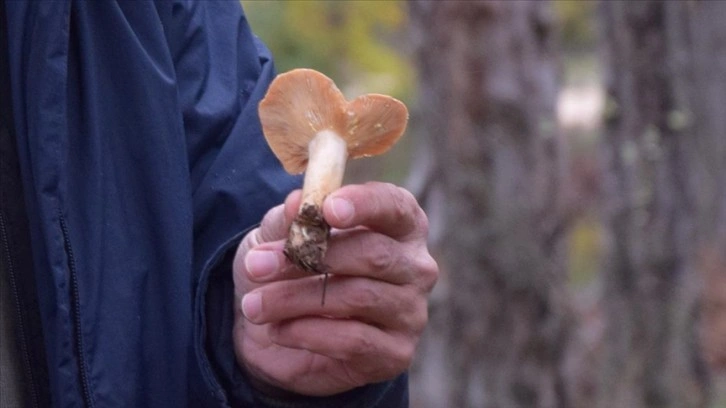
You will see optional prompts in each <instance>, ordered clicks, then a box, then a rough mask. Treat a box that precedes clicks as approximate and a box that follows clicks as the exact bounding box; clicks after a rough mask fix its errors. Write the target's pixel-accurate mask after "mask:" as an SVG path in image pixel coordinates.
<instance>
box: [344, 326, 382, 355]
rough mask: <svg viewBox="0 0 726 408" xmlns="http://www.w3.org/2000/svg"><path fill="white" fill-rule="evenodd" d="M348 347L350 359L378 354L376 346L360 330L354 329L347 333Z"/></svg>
mask: <svg viewBox="0 0 726 408" xmlns="http://www.w3.org/2000/svg"><path fill="white" fill-rule="evenodd" d="M348 341H349V343H350V347H349V348H348V350H349V354H350V357H351V359H359V358H362V357H368V356H375V355H377V354H378V347H377V345H376V344H375V342H374V341H373V340H372V339H371V338H370V337H368V336H367V335H366V334H365V332H364V331H362V330H354V331H351V332H350V333H349V338H348Z"/></svg>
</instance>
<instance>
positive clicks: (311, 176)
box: [285, 130, 348, 273]
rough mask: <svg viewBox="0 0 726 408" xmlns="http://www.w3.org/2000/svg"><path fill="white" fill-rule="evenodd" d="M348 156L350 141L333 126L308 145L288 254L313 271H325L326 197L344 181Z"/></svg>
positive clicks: (298, 263) (291, 259)
mask: <svg viewBox="0 0 726 408" xmlns="http://www.w3.org/2000/svg"><path fill="white" fill-rule="evenodd" d="M347 159H348V147H347V143H346V142H345V140H343V139H342V138H341V137H340V136H339V135H338V134H337V133H335V132H334V131H332V130H322V131H320V132H318V133H317V134H316V135H315V137H314V138H313V139H312V140H311V141H310V144H309V145H308V166H307V170H306V171H305V180H304V183H303V192H302V203H301V204H300V209H299V211H298V214H297V216H296V217H295V219H294V220H293V223H292V225H291V226H290V235H289V237H288V240H287V243H286V244H285V255H286V256H287V257H288V259H290V261H291V262H292V263H294V264H296V265H299V266H301V267H302V268H303V269H305V270H306V271H308V272H311V273H326V270H325V267H324V264H323V257H324V256H325V251H326V250H327V242H328V236H329V235H330V226H329V225H328V223H327V222H325V219H324V218H323V200H325V197H327V196H328V194H330V193H331V192H333V191H335V190H337V189H338V188H340V186H341V184H342V183H343V173H344V172H345V163H346V161H347Z"/></svg>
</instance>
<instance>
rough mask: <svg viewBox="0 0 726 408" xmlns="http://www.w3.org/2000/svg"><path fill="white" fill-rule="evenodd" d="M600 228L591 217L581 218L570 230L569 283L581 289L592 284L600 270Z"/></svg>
mask: <svg viewBox="0 0 726 408" xmlns="http://www.w3.org/2000/svg"><path fill="white" fill-rule="evenodd" d="M601 233H602V227H601V225H600V224H599V223H598V221H597V220H596V219H594V218H591V217H587V216H586V217H582V218H580V219H578V220H577V222H576V223H575V225H574V226H573V228H572V231H571V235H570V243H569V248H568V251H569V256H568V259H569V262H570V283H571V284H572V285H573V287H575V288H581V287H585V286H587V285H589V284H590V283H592V282H593V281H594V279H595V277H596V276H597V273H598V272H599V271H598V270H599V268H600V263H599V260H600V255H601V254H600V251H601V249H602V243H601V237H600V236H601Z"/></svg>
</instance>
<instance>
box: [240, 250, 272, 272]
mask: <svg viewBox="0 0 726 408" xmlns="http://www.w3.org/2000/svg"><path fill="white" fill-rule="evenodd" d="M245 266H246V267H247V273H248V274H249V275H250V276H251V277H253V278H264V277H266V276H269V275H272V274H273V273H274V272H275V271H277V269H278V268H279V267H280V265H279V261H278V260H277V255H276V254H275V253H274V252H272V251H255V250H252V251H250V252H249V253H247V257H246V258H245Z"/></svg>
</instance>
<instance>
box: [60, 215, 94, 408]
mask: <svg viewBox="0 0 726 408" xmlns="http://www.w3.org/2000/svg"><path fill="white" fill-rule="evenodd" d="M58 219H59V220H60V227H61V231H62V233H63V245H64V247H65V251H66V257H67V259H68V270H69V272H70V277H71V310H72V313H73V322H74V327H73V331H74V337H75V338H76V344H75V347H76V355H77V356H78V372H79V375H80V377H81V378H80V379H81V389H82V392H83V402H84V405H85V406H86V407H93V405H94V404H93V398H92V397H91V387H90V386H89V382H88V366H87V365H86V357H85V355H84V353H83V350H84V349H85V348H84V345H83V333H82V332H81V300H80V297H79V289H78V273H77V271H76V262H75V259H74V258H73V249H72V248H71V240H70V236H69V234H68V226H67V225H66V221H65V218H64V217H63V215H62V214H59V215H58Z"/></svg>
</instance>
